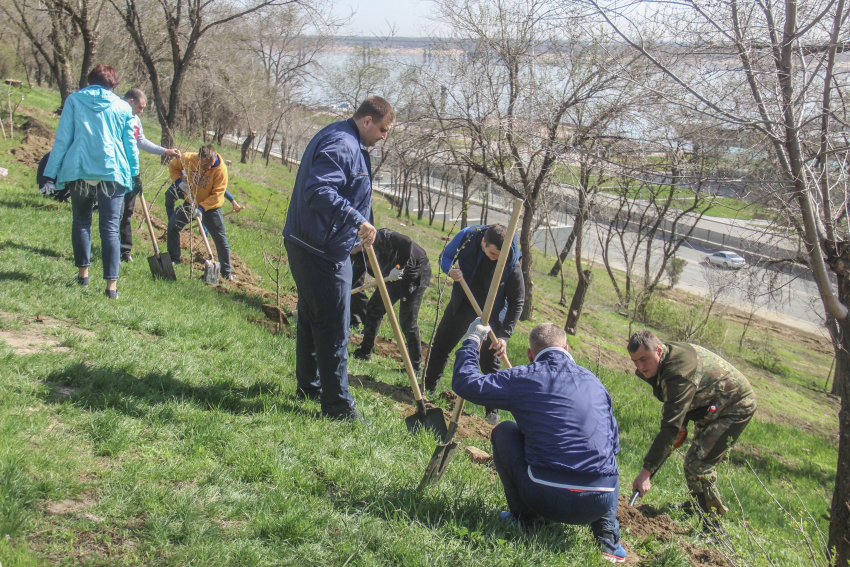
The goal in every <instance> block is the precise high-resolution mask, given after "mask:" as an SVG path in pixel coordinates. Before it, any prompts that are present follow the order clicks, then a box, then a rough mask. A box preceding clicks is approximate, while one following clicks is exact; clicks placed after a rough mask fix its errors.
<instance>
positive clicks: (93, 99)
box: [76, 85, 119, 112]
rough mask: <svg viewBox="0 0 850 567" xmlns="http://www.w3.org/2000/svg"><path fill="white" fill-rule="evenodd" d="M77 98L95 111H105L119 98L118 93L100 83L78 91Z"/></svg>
mask: <svg viewBox="0 0 850 567" xmlns="http://www.w3.org/2000/svg"><path fill="white" fill-rule="evenodd" d="M76 94H77V100H78V101H79V102H81V103H82V104H84V105H86V106H87V107H88V108H90V109H91V110H92V111H94V112H103V111H104V110H106V109H107V108H109V107H110V106H112V104H113V103H114V102H115V101H116V100H119V99H118V95H116V94H115V93H114V92H112V91H110V90H109V89H105V88H103V87H101V86H99V85H91V86H88V87H86V88H84V89H82V90H79V91H77V93H76Z"/></svg>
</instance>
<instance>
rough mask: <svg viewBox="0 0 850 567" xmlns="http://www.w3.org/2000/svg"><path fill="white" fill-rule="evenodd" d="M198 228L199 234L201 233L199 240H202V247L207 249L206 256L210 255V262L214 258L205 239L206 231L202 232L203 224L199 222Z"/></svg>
mask: <svg viewBox="0 0 850 567" xmlns="http://www.w3.org/2000/svg"><path fill="white" fill-rule="evenodd" d="M198 228H199V229H200V232H201V238H203V239H204V246H206V248H207V254H209V255H210V261H212V260H213V258H214V257H213V253H212V248H210V241H209V240H208V239H207V231H206V230H204V223H202V222H201V221H198Z"/></svg>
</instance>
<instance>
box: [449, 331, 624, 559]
mask: <svg viewBox="0 0 850 567" xmlns="http://www.w3.org/2000/svg"><path fill="white" fill-rule="evenodd" d="M489 329H490V328H489V327H487V326H484V325H481V320H480V319H476V320H475V321H473V323H472V325H470V327H469V329H468V331H467V337H466V339H464V341H463V345H462V346H461V348H460V349H459V350H458V351H457V355H456V359H455V366H454V375H453V378H452V389H453V390H454V391H455V392H456V393H457V395H458V396H460V397H462V398H464V399H467V400H469V401H471V402H473V403H476V404H480V405H484V406H489V407H496V408H499V409H505V410H508V411H510V412H511V413H512V414H513V416H514V418H515V419H516V422H513V421H505V422H503V423H500V424H499V425H498V426H497V427H496V428H495V429H493V433H492V435H491V437H490V442H491V443H492V444H493V462H494V464H495V466H496V471H498V473H499V478H500V479H501V480H502V485H503V486H504V488H505V498H506V499H507V501H508V509H509V511H506V512H502V513H501V514H499V519H500V520H502V521H504V522H508V523H513V524H516V525H518V526H519V527H521V528H525V527H530V526H531V525H532V524H533V522H534V521H535V520H536V519H538V518H543V519H546V520H550V521H554V522H562V523H565V524H573V525H584V524H589V525H590V529H591V530H592V531H593V535H594V537H595V538H596V541H597V542H598V543H599V545H600V547H601V551H602V555H603V557H604V558H605V559H607V560H608V561H611V562H612V563H623V562H625V560H626V550H625V549H623V546H622V545H620V526H619V524H618V523H617V499H618V496H619V490H620V484H619V471H618V470H617V458H616V455H617V453H619V452H620V442H619V432H618V429H617V421H616V419H614V414H613V413H612V411H611V397H610V396H609V395H608V391H607V390H606V389H605V387H604V386H603V385H602V383H601V382H600V381H599V379H598V378H597V377H596V376H594V375H593V373H591V372H590V371H589V370H587V369H585V368H582V367H581V366H579V365H577V364H576V363H575V361H574V360H573V358H572V356H571V355H570V353H569V352H567V338H566V335H565V334H564V331H563V330H562V329H561V328H560V327H558V326H557V325H554V324H552V323H542V324H540V325H538V326H537V327H535V328H534V329H533V330H532V331H531V334H530V335H529V337H528V341H529V348H528V362H529V365H528V366H516V367H514V368H512V369H510V370H501V371H499V372H496V373H492V374H481V373H480V372H479V371H478V348H479V345H480V343H481V342H482V341H484V338H485V337H486V336H487V333H488V332H489Z"/></svg>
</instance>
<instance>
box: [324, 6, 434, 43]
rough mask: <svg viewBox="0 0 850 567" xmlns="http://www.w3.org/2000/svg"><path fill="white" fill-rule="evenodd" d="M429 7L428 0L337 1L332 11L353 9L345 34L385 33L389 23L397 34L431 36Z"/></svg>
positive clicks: (346, 13) (339, 13) (387, 31)
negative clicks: (352, 15)
mask: <svg viewBox="0 0 850 567" xmlns="http://www.w3.org/2000/svg"><path fill="white" fill-rule="evenodd" d="M431 10H432V4H431V2H429V0H337V1H336V2H335V9H334V11H335V13H336V14H337V15H348V14H350V13H351V12H352V11H353V12H355V14H354V17H353V18H352V20H351V24H350V25H349V27H348V31H347V34H348V35H363V36H386V35H387V34H388V33H389V30H390V27H391V25H394V26H395V29H396V33H395V35H396V36H400V37H422V36H428V35H430V32H431V31H432V30H433V28H434V23H433V22H431V21H429V20H428V15H429V13H430V12H431Z"/></svg>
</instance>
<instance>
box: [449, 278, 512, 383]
mask: <svg viewBox="0 0 850 567" xmlns="http://www.w3.org/2000/svg"><path fill="white" fill-rule="evenodd" d="M460 286H461V287H462V288H463V291H464V293H466V298H467V299H468V300H469V302H470V303H471V304H472V308H473V309H475V314H476V315H478V316H479V317H481V308H480V307H478V302H477V301H475V297H474V296H473V295H472V290H471V289H469V286H468V285H467V283H466V280H460ZM490 342H491V343H493V344H494V345H495V344H498V343H499V338H498V337H497V336H496V333H494V332H493V329H490ZM502 364H504V365H505V368H513V365H512V364H511V361H510V360H508V353H505V354H503V355H502Z"/></svg>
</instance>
